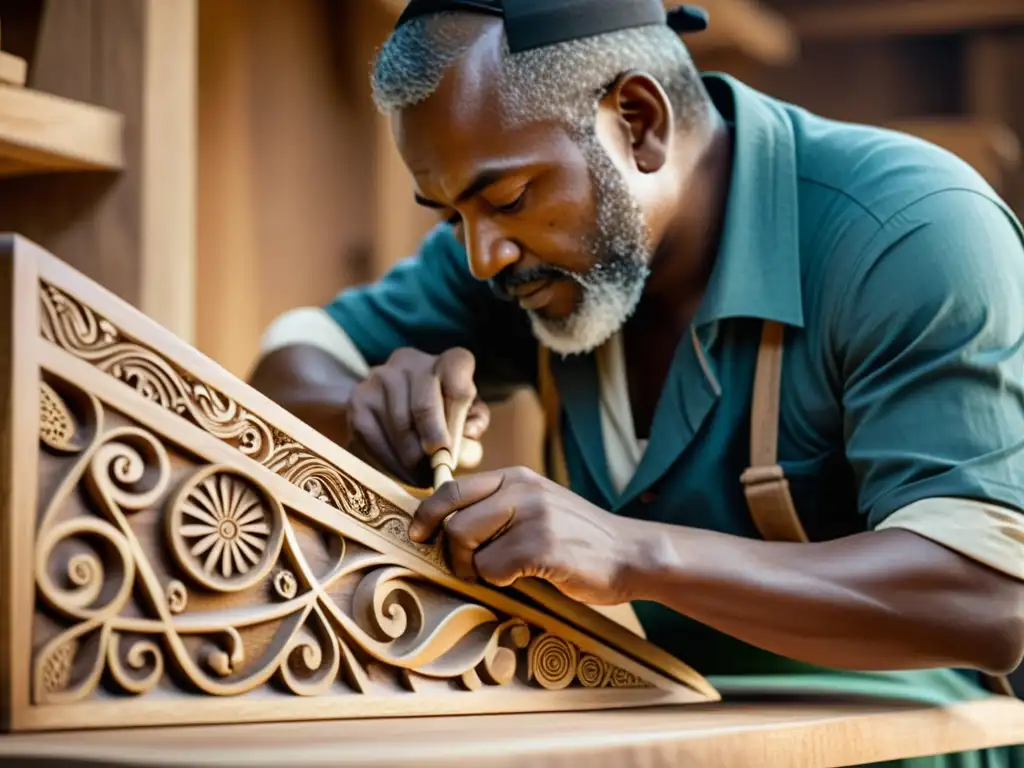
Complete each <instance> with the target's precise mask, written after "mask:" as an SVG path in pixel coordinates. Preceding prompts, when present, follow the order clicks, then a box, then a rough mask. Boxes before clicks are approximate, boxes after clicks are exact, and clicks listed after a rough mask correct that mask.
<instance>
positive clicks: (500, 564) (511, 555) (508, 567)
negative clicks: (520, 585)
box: [473, 525, 539, 587]
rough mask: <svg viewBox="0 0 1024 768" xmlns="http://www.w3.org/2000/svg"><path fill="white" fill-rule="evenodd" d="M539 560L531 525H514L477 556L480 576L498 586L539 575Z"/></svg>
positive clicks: (475, 556)
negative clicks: (529, 526)
mask: <svg viewBox="0 0 1024 768" xmlns="http://www.w3.org/2000/svg"><path fill="white" fill-rule="evenodd" d="M538 561H539V558H538V555H537V552H536V548H535V547H534V546H533V545H532V543H531V541H530V534H529V528H528V527H527V526H517V525H513V526H512V527H511V528H510V529H509V530H508V531H507V532H506V533H503V534H502V535H500V536H499V537H498V538H496V539H495V540H494V541H493V542H491V543H489V544H486V545H484V547H483V548H481V549H479V550H477V552H476V554H475V555H474V557H473V568H474V570H475V572H476V576H477V577H478V578H479V579H481V580H482V581H486V582H487V583H488V584H493V585H494V586H496V587H510V586H512V585H513V584H514V583H515V582H516V581H517V580H519V579H522V578H527V577H530V576H536V575H537V574H538V568H537V563H538Z"/></svg>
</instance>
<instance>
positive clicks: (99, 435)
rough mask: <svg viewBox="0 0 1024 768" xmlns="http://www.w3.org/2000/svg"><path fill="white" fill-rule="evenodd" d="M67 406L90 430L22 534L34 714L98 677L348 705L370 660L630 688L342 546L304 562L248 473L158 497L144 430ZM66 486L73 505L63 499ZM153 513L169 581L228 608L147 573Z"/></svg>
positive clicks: (460, 681) (511, 623)
mask: <svg viewBox="0 0 1024 768" xmlns="http://www.w3.org/2000/svg"><path fill="white" fill-rule="evenodd" d="M70 386H71V385H70V384H69V383H65V384H64V385H62V388H61V389H62V390H63V389H65V388H69V387H70ZM75 402H76V403H78V402H81V403H83V404H88V406H89V408H91V414H88V418H89V420H90V428H88V429H85V430H81V432H82V433H83V434H86V435H88V436H89V437H88V439H87V441H86V440H83V442H84V443H85V444H83V445H82V446H81V447H80V450H79V452H78V455H77V457H76V459H75V461H74V462H73V466H72V467H71V469H70V470H69V471H68V472H67V473H66V474H65V475H64V476H63V477H62V478H61V480H60V482H59V483H58V487H57V488H56V489H55V490H54V491H53V492H52V495H51V497H50V498H49V500H48V501H47V502H46V503H45V507H44V509H43V510H42V513H41V516H40V524H39V530H38V536H37V539H36V552H35V558H34V564H35V582H36V588H37V591H38V595H39V598H40V602H41V603H42V606H43V607H44V610H45V611H46V612H47V613H48V614H49V615H50V616H51V617H52V619H53V621H54V622H55V623H56V624H57V626H58V627H63V628H62V629H58V631H57V632H56V633H55V634H53V635H50V636H48V637H46V638H44V639H43V641H42V643H41V646H40V647H39V648H38V650H37V651H36V653H35V658H34V660H33V690H32V697H33V701H34V702H35V703H37V704H61V703H70V702H76V701H82V700H84V699H87V698H89V697H90V696H92V695H93V694H94V693H95V691H96V690H97V688H98V686H99V683H100V680H101V679H102V678H103V677H104V676H106V678H107V679H109V680H111V681H112V682H113V684H115V685H116V686H117V687H118V688H119V689H120V690H121V691H123V692H124V693H127V694H130V695H144V694H146V693H148V692H150V691H152V690H154V689H155V688H156V686H157V685H158V684H160V683H161V682H163V681H168V683H169V684H173V681H178V680H186V681H187V682H188V684H189V686H190V687H191V688H194V689H196V690H198V691H200V692H202V693H204V694H206V695H212V696H237V695H242V694H245V693H248V692H250V691H253V690H255V689H257V688H259V687H260V686H263V685H265V684H267V683H269V682H271V681H273V682H276V683H277V685H278V686H280V687H283V688H284V689H285V690H287V691H290V692H291V693H293V694H295V695H299V696H322V695H326V694H333V695H358V694H364V693H369V692H371V690H372V689H373V687H374V685H375V684H376V683H374V682H372V680H373V674H372V673H371V668H373V669H376V668H380V667H382V668H385V669H389V670H391V673H393V675H394V677H395V679H396V680H398V681H404V682H399V683H396V684H404V685H406V686H408V687H413V686H415V685H418V684H419V681H423V680H434V681H442V682H446V683H448V684H449V685H451V686H452V687H454V688H457V689H462V690H464V691H474V690H478V689H481V688H484V687H488V686H505V685H513V684H516V685H523V684H529V685H533V686H536V687H539V688H544V689H549V690H558V689H562V688H566V687H569V686H571V685H578V686H579V687H614V686H623V685H632V684H634V683H637V684H639V685H644V683H642V682H640V681H637V680H636V679H635V678H632V676H631V675H630V674H629V673H628V672H626V671H624V670H620V669H618V668H615V667H613V666H611V665H608V664H606V663H605V662H603V661H602V660H600V659H597V657H594V656H589V655H583V656H582V658H583V661H582V662H581V661H580V658H581V652H580V650H579V649H578V648H577V647H576V646H575V645H573V644H572V643H569V642H568V641H566V640H564V639H562V638H560V637H558V636H556V635H554V634H551V633H547V634H540V635H539V636H537V637H534V634H535V632H534V630H533V629H532V628H531V627H530V626H529V625H528V624H527V623H526V622H524V621H522V620H521V619H518V618H511V617H508V616H503V615H501V614H500V613H498V612H495V611H493V610H491V609H490V608H488V607H486V606H484V605H480V604H477V603H474V602H472V601H471V600H467V599H466V598H463V597H461V596H459V595H457V594H454V593H451V592H447V591H445V590H442V589H440V588H438V587H435V586H433V585H431V584H429V583H427V582H425V581H424V580H423V579H422V577H420V576H419V575H418V574H416V573H415V572H413V571H411V570H409V569H407V568H404V567H401V566H399V565H396V564H395V563H394V562H392V560H391V559H390V558H389V557H388V556H386V555H384V554H382V553H379V552H374V551H372V550H369V549H367V548H366V547H365V546H353V545H350V544H348V543H346V541H345V539H344V538H340V537H339V539H338V541H340V546H332V547H330V548H329V549H327V550H324V552H321V553H320V554H318V558H320V559H319V560H318V561H317V562H316V565H315V567H314V565H312V564H311V563H310V561H309V560H308V559H307V556H306V555H305V554H304V553H303V550H302V548H301V547H300V546H299V545H298V541H299V534H298V533H297V528H296V526H295V525H294V524H293V522H292V520H291V519H290V517H289V514H288V513H287V512H286V510H285V509H284V508H283V507H282V506H281V504H280V502H279V501H277V500H276V499H275V498H274V497H273V495H272V494H271V493H270V492H269V491H267V489H265V488H263V487H262V486H261V485H259V484H258V483H257V482H256V481H255V480H254V479H253V478H251V477H249V476H247V475H245V474H243V473H240V472H238V471H236V470H233V469H229V468H226V467H222V466H217V465H210V466H203V467H200V468H196V469H193V470H191V472H190V473H187V474H186V476H185V477H184V479H183V480H181V481H179V483H178V485H177V486H176V487H172V485H171V483H172V477H174V476H175V475H176V474H178V473H179V472H180V460H178V459H175V460H174V461H173V462H172V460H171V457H170V455H169V453H168V448H167V446H165V444H164V442H163V441H162V440H161V439H160V438H159V437H158V436H157V435H155V434H153V433H152V432H150V431H148V430H146V429H144V428H141V427H138V426H133V425H129V426H114V424H122V423H123V422H122V421H121V420H119V419H107V418H105V409H104V406H103V405H102V404H101V403H100V401H99V400H98V399H97V398H96V397H93V396H91V395H89V394H87V393H85V392H81V393H80V396H77V397H76V398H75ZM108 422H109V423H108ZM40 440H41V442H42V441H43V438H42V436H41V437H40ZM172 466H175V467H178V470H175V471H172ZM79 492H80V493H82V494H84V495H85V496H86V497H87V498H88V504H86V505H85V506H84V507H79V506H77V505H74V504H70V505H69V499H70V498H71V497H72V496H73V495H74V494H76V493H79ZM69 509H72V510H74V511H75V513H74V514H69V513H68V510H69ZM154 511H155V512H156V513H157V514H162V515H163V526H164V531H165V533H166V535H167V537H168V542H169V545H170V546H169V549H170V551H171V555H172V558H171V560H170V570H171V572H172V576H173V575H181V576H182V577H183V578H185V579H187V580H190V581H192V582H194V583H195V584H197V585H198V586H199V587H201V588H202V589H204V590H206V591H209V592H212V593H215V594H218V595H220V596H221V597H222V600H223V604H224V605H225V607H223V608H217V609H215V610H211V609H209V608H208V607H207V608H205V609H204V605H206V606H209V603H208V602H206V603H204V600H203V599H201V598H200V596H199V595H193V598H194V599H191V600H190V599H189V593H188V591H187V590H186V586H185V584H184V583H183V582H182V581H179V580H178V579H175V578H173V577H172V578H170V579H168V578H167V574H166V573H164V572H162V571H161V570H159V566H158V562H159V561H160V558H158V557H156V553H155V552H154V551H153V550H151V549H150V547H153V546H154V545H155V544H156V542H154V541H153V540H151V537H149V536H148V535H147V536H140V535H139V533H138V530H143V529H145V530H148V527H147V524H143V523H140V524H139V525H141V528H137V526H136V525H133V523H132V518H133V516H136V515H138V516H139V517H140V518H143V517H146V516H147V515H149V514H151V513H152V512H154ZM147 519H149V518H147ZM323 533H327V532H326V531H325V532H323ZM332 535H335V534H333V533H332ZM325 552H329V554H327V555H326V560H324V557H325V555H324V553H325ZM244 590H248V592H244ZM271 593H272V594H274V595H276V598H275V599H267V598H268V595H269V594H271ZM133 599H134V602H133ZM232 599H234V600H235V602H234V603H232V602H231V601H232ZM190 606H191V607H190ZM523 661H525V662H526V666H527V674H526V675H525V676H524V675H521V674H517V670H520V669H521V668H522V666H523V665H522V663H521V662H523ZM170 671H173V672H174V675H173V676H171V675H168V674H167V673H168V672H170ZM517 680H518V682H516V681H517ZM531 680H532V682H529V681H531ZM466 695H469V694H468V693H467V694H466Z"/></svg>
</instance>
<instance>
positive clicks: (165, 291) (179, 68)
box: [139, 0, 198, 344]
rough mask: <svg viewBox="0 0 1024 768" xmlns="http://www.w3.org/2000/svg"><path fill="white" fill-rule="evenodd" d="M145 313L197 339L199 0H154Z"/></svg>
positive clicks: (146, 109) (148, 56) (146, 104)
mask: <svg viewBox="0 0 1024 768" xmlns="http://www.w3.org/2000/svg"><path fill="white" fill-rule="evenodd" d="M146 4H147V10H146V25H147V27H146V43H147V44H146V50H145V64H144V66H145V75H146V81H145V85H144V94H143V99H144V101H143V113H144V116H143V139H142V142H143V149H142V164H143V168H144V173H143V177H142V184H143V189H142V231H141V240H142V248H141V253H140V258H141V261H142V263H141V264H140V280H141V283H142V284H141V287H140V300H139V306H140V308H141V309H142V311H143V312H144V313H145V314H146V315H148V316H149V317H151V318H152V319H153V320H155V321H156V322H158V323H160V324H161V325H162V326H164V327H165V328H167V329H168V330H170V331H172V332H174V333H176V334H177V335H178V336H180V337H181V338H182V339H183V340H184V341H187V342H188V343H190V344H191V343H194V340H195V314H196V301H195V285H196V191H197V190H196V162H197V158H196V143H197V137H196V132H197V129H198V125H197V114H196V110H197V81H196V76H197V73H196V66H197V61H198V54H197V48H198V45H197V37H198V11H197V0H174V2H171V3H168V2H166V1H165V0H146Z"/></svg>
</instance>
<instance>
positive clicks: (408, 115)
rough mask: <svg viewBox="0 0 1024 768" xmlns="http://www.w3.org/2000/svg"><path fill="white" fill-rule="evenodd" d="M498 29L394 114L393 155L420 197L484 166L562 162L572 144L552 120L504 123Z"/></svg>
mask: <svg viewBox="0 0 1024 768" xmlns="http://www.w3.org/2000/svg"><path fill="white" fill-rule="evenodd" d="M500 31H501V25H500V23H499V24H496V25H494V26H493V27H488V28H487V29H486V30H485V31H484V33H483V34H482V35H481V37H480V38H478V40H477V41H476V42H475V43H474V44H473V46H472V47H471V48H470V49H469V51H468V52H467V53H466V54H465V55H464V56H463V58H462V59H461V60H460V61H459V62H458V63H457V64H455V65H454V66H453V67H451V68H450V69H449V70H448V71H447V72H446V73H445V76H444V78H443V79H442V81H441V84H440V86H439V87H438V89H437V91H436V92H435V93H434V94H433V95H432V96H431V97H430V98H429V99H426V100H425V101H423V102H420V103H419V104H416V105H413V106H411V107H408V108H406V109H403V110H401V111H399V112H398V113H396V114H395V115H393V117H392V130H393V132H394V137H395V141H396V144H397V146H398V150H399V152H400V154H401V156H402V159H403V160H404V161H405V163H406V165H407V166H408V168H409V170H410V171H411V173H412V175H413V176H414V177H415V178H416V181H417V184H418V185H420V187H421V190H422V191H424V192H435V194H436V193H437V192H440V193H442V194H447V193H449V192H457V191H458V190H457V189H456V188H458V187H460V185H461V184H463V182H464V180H466V179H468V178H471V177H472V176H473V175H475V173H477V172H478V170H479V169H480V168H482V167H515V166H527V165H538V164H544V163H550V162H553V161H554V160H555V159H557V158H560V157H562V158H568V157H570V156H571V155H568V154H566V153H569V152H572V150H573V148H574V146H575V145H574V143H573V142H572V140H571V139H570V137H569V135H568V133H567V132H566V130H565V129H564V127H563V126H561V125H560V124H559V123H557V122H556V121H554V120H517V121H515V122H513V123H510V122H509V121H507V120H505V119H504V118H503V111H502V99H501V93H502V91H501V79H500V78H501V58H500V57H501V35H500Z"/></svg>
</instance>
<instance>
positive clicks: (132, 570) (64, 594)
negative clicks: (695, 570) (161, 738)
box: [0, 237, 718, 731]
mask: <svg viewBox="0 0 1024 768" xmlns="http://www.w3.org/2000/svg"><path fill="white" fill-rule="evenodd" d="M0 275H2V280H0V303H2V306H3V312H4V320H3V322H2V323H0V328H2V334H3V340H2V344H0V360H2V364H3V373H4V376H3V379H2V394H3V399H2V402H3V405H4V408H3V411H2V417H0V418H2V425H0V426H2V429H0V435H2V443H0V457H2V459H3V464H2V467H0V477H2V478H3V487H2V494H0V498H2V508H0V512H2V515H0V523H2V524H0V545H2V553H3V554H2V557H3V564H4V569H5V570H4V571H3V577H2V579H0V609H2V612H3V616H2V623H0V632H2V634H0V653H2V659H0V694H2V700H3V704H2V715H3V722H4V729H5V730H15V731H20V730H42V729H63V728H89V727H110V726H127V725H157V724H170V723H174V724H179V725H180V724H185V723H229V722H244V721H268V720H277V721H280V720H296V719H304V720H308V719H326V718H364V717H387V716H410V715H439V714H456V713H464V714H472V713H484V712H490V713H495V712H512V711H535V712H536V711H553V710H578V709H595V708H609V707H614V708H620V707H629V706H650V705H659V704H675V703H692V702H705V701H712V700H716V699H717V698H718V697H717V694H716V692H715V690H714V689H713V688H712V687H711V686H710V685H709V684H708V683H707V682H706V681H704V680H703V679H702V678H701V677H700V676H699V675H697V674H696V673H695V672H694V671H693V670H691V669H690V668H689V667H687V666H686V665H685V664H683V663H682V662H680V661H678V660H677V659H675V658H673V657H671V656H668V655H667V654H665V653H664V652H663V651H661V650H660V649H658V648H656V647H655V646H653V645H651V644H649V643H647V642H646V641H645V640H643V639H641V638H639V637H637V636H636V635H634V634H632V633H630V632H628V631H627V630H625V629H623V628H622V627H621V626H619V625H618V624H615V623H613V622H611V621H609V620H608V619H607V618H605V617H604V616H602V615H601V614H599V613H597V612H595V611H592V610H591V609H589V608H586V607H584V606H582V605H580V604H578V603H575V602H573V601H571V600H569V599H568V598H565V597H564V596H562V595H561V593H558V592H557V591H555V590H554V589H553V588H550V587H549V585H547V584H544V583H541V582H524V583H521V584H519V585H517V587H516V588H513V589H510V590H495V589H489V588H487V587H484V586H480V585H475V584H469V583H467V582H464V581H461V580H460V579H458V578H456V577H455V576H454V575H453V574H452V573H451V572H450V571H449V569H448V568H447V566H446V564H445V562H444V560H443V557H442V556H441V554H440V552H439V550H438V549H437V548H436V547H426V546H419V545H416V544H413V543H412V542H411V541H410V540H409V538H408V536H407V532H406V531H407V527H408V522H409V519H410V515H411V512H412V511H413V510H414V509H415V507H416V503H417V502H416V499H415V498H414V497H413V496H412V495H410V494H409V493H407V492H406V491H405V490H404V489H403V488H402V487H401V486H399V485H398V484H396V483H395V482H394V481H392V480H391V479H390V478H388V477H386V476H384V475H382V474H380V473H378V472H376V471H375V470H373V469H371V468H369V467H368V466H366V465H365V464H363V463H361V462H359V461H358V460H357V459H356V458H355V457H353V456H352V455H351V454H348V453H347V452H346V451H344V450H342V449H341V448H339V447H338V446H337V445H334V444H333V443H331V442H329V441H328V440H327V439H326V438H324V437H323V436H321V435H320V434H318V433H316V432H315V431H313V430H312V429H310V428H309V427H307V426H306V425H305V424H303V423H302V422H300V421H299V420H297V419H295V418H294V417H292V416H291V415H290V414H288V413H287V412H285V411H284V410H283V409H281V408H279V407H278V406H276V405H275V404H274V403H272V402H270V401H269V400H267V399H266V398H264V397H263V396H261V395H260V394H259V393H257V392H255V391H254V390H252V389H251V388H249V387H247V386H246V385H244V384H243V383H241V382H240V381H238V380H237V379H235V378H233V377H232V376H230V374H228V373H227V372H226V371H224V370H223V369H221V368H220V367H219V366H217V365H216V364H214V363H213V362H211V361H210V360H208V359H207V358H205V357H203V356H202V355H201V354H200V353H198V352H197V351H196V350H194V349H192V348H191V347H189V346H188V345H186V344H185V343H183V342H182V341H180V340H179V339H177V338H176V337H174V336H173V335H172V334H170V333H169V332H167V331H166V330H164V329H163V328H161V327H159V326H158V325H157V324H156V323H154V322H152V321H151V320H149V319H148V318H146V317H144V316H143V315H141V314H140V313H139V312H137V311H136V310H135V309H133V308H132V307H130V306H129V305H127V304H126V303H125V302H122V301H121V300H119V299H117V298H116V297H115V296H113V295H112V294H110V293H109V292H107V291H106V290H105V289H103V288H101V287H99V286H98V285H96V284H94V283H93V282H91V281H90V280H88V279H86V278H85V277H84V276H82V275H81V274H79V273H77V272H75V271H74V270H73V269H71V268H70V267H69V266H67V265H66V264H64V263H63V262H61V261H59V260H58V259H57V258H55V257H53V256H51V255H49V254H47V253H45V252H44V251H42V250H41V249H40V248H38V247H36V246H35V245H33V244H31V243H29V242H27V241H25V240H23V239H19V238H16V237H2V238H0Z"/></svg>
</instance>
